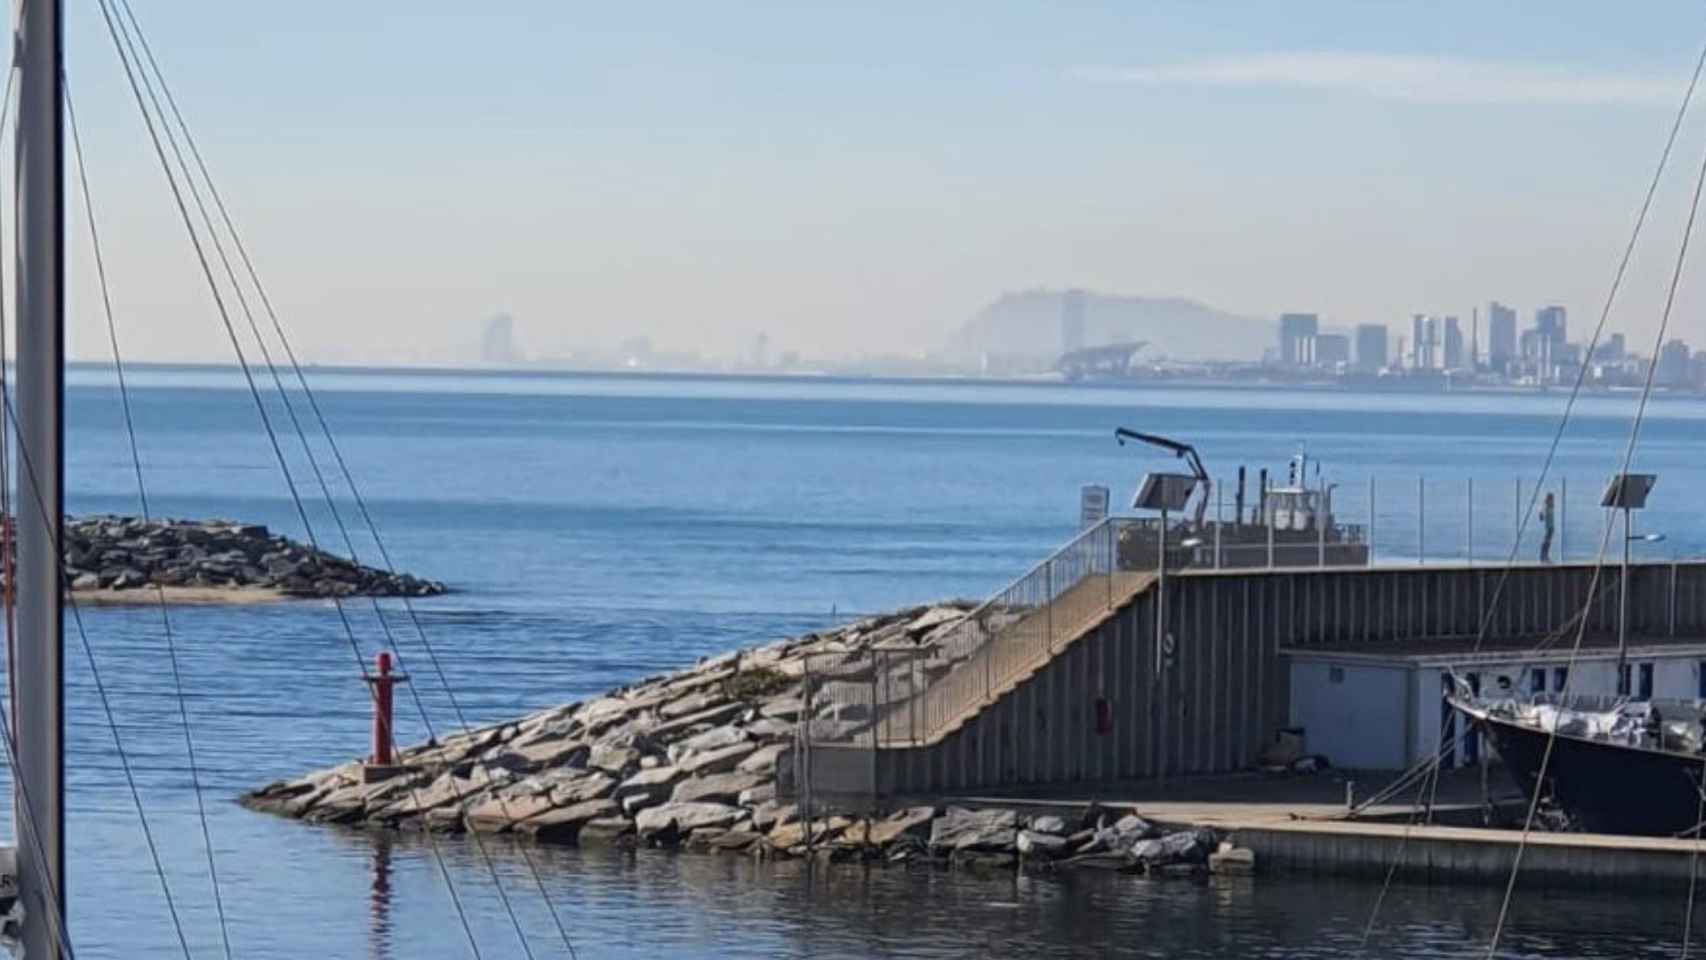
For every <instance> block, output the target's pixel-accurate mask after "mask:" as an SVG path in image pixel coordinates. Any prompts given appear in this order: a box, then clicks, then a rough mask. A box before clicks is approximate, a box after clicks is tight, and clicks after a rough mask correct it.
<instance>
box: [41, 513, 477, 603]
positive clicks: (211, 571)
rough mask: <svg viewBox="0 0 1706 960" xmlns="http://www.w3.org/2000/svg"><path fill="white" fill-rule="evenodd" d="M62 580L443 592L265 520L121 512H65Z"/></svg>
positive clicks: (375, 593) (318, 593) (286, 593)
mask: <svg viewBox="0 0 1706 960" xmlns="http://www.w3.org/2000/svg"><path fill="white" fill-rule="evenodd" d="M65 579H66V583H67V585H68V586H69V587H70V589H71V590H72V591H74V592H75V593H77V594H79V595H85V596H94V597H97V598H98V597H100V596H102V595H118V594H122V593H123V592H125V591H136V590H140V589H141V588H144V587H163V588H166V589H167V590H168V591H172V590H197V591H200V592H201V593H202V594H203V595H209V594H210V593H211V592H213V591H221V590H229V591H233V592H236V591H244V590H248V591H257V590H258V591H268V592H271V593H275V594H277V595H279V596H283V597H303V598H326V597H354V596H371V597H428V596H434V595H437V594H441V593H444V592H445V586H444V584H442V583H439V582H437V581H435V580H426V579H422V578H420V577H415V576H411V575H409V574H405V573H396V574H393V573H389V572H387V571H384V570H378V569H375V568H373V567H366V566H362V565H361V564H358V563H355V562H354V561H352V560H349V559H347V558H345V557H340V556H337V555H336V554H332V553H327V552H326V551H324V550H317V549H315V548H313V547H310V546H308V545H306V544H302V543H298V542H296V541H294V540H291V539H290V538H288V537H285V536H282V535H279V534H275V533H273V532H271V531H269V530H268V529H267V528H266V527H265V526H263V525H261V524H253V523H236V522H233V521H229V520H206V521H192V520H153V521H144V520H142V519H139V518H137V517H120V516H96V517H67V518H66V520H65ZM148 593H149V595H152V593H153V591H148Z"/></svg>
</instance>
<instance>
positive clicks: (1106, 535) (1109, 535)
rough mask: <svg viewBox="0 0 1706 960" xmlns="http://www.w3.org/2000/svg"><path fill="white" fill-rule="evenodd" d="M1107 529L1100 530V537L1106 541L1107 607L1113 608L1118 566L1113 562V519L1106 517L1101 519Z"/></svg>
mask: <svg viewBox="0 0 1706 960" xmlns="http://www.w3.org/2000/svg"><path fill="white" fill-rule="evenodd" d="M1102 525H1103V526H1104V527H1106V528H1107V529H1106V530H1104V531H1103V532H1102V538H1103V539H1105V540H1107V541H1108V609H1109V610H1112V609H1113V608H1114V572H1115V571H1116V570H1117V569H1118V566H1117V565H1116V564H1115V563H1114V521H1113V518H1111V517H1110V518H1108V519H1106V520H1103V521H1102Z"/></svg>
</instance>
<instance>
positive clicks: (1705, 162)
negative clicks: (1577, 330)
mask: <svg viewBox="0 0 1706 960" xmlns="http://www.w3.org/2000/svg"><path fill="white" fill-rule="evenodd" d="M1703 56H1706V55H1703ZM1703 190H1706V151H1702V153H1701V158H1700V170H1699V173H1698V174H1696V176H1695V179H1694V196H1693V198H1692V200H1691V201H1690V202H1689V207H1688V221H1687V223H1685V224H1684V225H1683V228H1682V243H1681V244H1680V245H1679V246H1678V248H1677V252H1676V265H1675V266H1674V267H1673V268H1672V270H1671V277H1670V286H1669V288H1668V289H1667V290H1666V291H1665V307H1664V312H1663V313H1662V314H1660V316H1659V329H1658V333H1657V335H1656V336H1655V337H1654V339H1653V353H1652V357H1651V358H1650V359H1649V360H1648V361H1647V376H1646V379H1645V380H1644V381H1643V383H1642V384H1641V398H1640V400H1639V401H1638V402H1637V403H1636V405H1635V417H1634V420H1633V422H1632V423H1631V424H1630V426H1629V441H1628V443H1627V445H1626V446H1625V447H1624V450H1623V459H1622V464H1621V466H1620V467H1619V469H1618V475H1620V476H1621V475H1624V474H1627V473H1628V472H1629V465H1630V464H1631V463H1632V462H1633V461H1634V459H1635V446H1636V444H1638V443H1639V442H1640V439H1641V426H1642V424H1643V423H1644V422H1645V420H1646V415H1647V403H1648V401H1649V400H1651V399H1652V395H1653V379H1654V376H1655V374H1656V373H1657V372H1658V367H1659V351H1660V349H1661V348H1662V347H1663V346H1664V342H1665V334H1666V333H1667V332H1668V331H1669V329H1670V318H1671V312H1672V310H1673V309H1674V308H1675V306H1676V291H1677V288H1678V287H1679V286H1680V285H1681V283H1682V268H1683V265H1684V264H1685V263H1686V262H1687V259H1688V247H1689V241H1691V240H1692V239H1693V238H1694V223H1695V221H1696V219H1698V217H1699V215H1700V197H1701V193H1702V191H1703ZM1614 516H1615V514H1614V513H1613V512H1612V511H1607V512H1606V518H1605V530H1604V533H1603V534H1602V535H1601V536H1600V540H1599V555H1598V557H1597V558H1596V559H1595V561H1594V571H1593V582H1592V584H1591V585H1590V587H1589V591H1588V592H1589V593H1590V594H1591V593H1592V592H1593V587H1594V586H1597V585H1598V583H1599V580H1600V577H1601V576H1602V575H1603V573H1604V571H1605V551H1606V547H1607V546H1609V545H1610V543H1611V531H1612V529H1613V528H1614V526H1615V521H1614ZM1624 536H1628V534H1627V533H1625V534H1624ZM1586 635H1587V619H1586V618H1585V617H1584V618H1583V620H1582V624H1581V627H1580V629H1579V630H1578V631H1577V632H1576V645H1575V648H1574V649H1572V650H1571V651H1570V659H1569V662H1568V666H1569V667H1570V668H1571V669H1570V673H1571V674H1574V673H1575V670H1574V667H1575V662H1576V657H1577V655H1578V654H1580V652H1581V648H1582V640H1583V638H1584V637H1585V636H1586ZM1569 679H1570V678H1568V677H1566V680H1565V689H1566V691H1567V690H1568V689H1569ZM1557 742H1558V724H1557V723H1553V724H1552V725H1551V729H1550V730H1548V731H1547V736H1546V750H1545V752H1543V753H1542V754H1541V756H1540V770H1539V772H1538V774H1537V775H1536V777H1535V782H1534V795H1533V797H1532V798H1530V800H1529V805H1528V816H1527V817H1526V818H1525V819H1524V821H1523V825H1522V836H1521V838H1520V839H1519V840H1518V841H1517V847H1516V857H1515V860H1514V861H1513V862H1512V864H1511V874H1510V879H1509V881H1508V882H1507V883H1506V884H1505V896H1504V902H1503V903H1502V904H1500V906H1499V920H1498V923H1497V924H1496V925H1495V926H1494V927H1493V937H1492V941H1491V942H1490V943H1489V944H1488V945H1487V957H1488V960H1491V958H1492V957H1493V955H1494V953H1495V952H1496V951H1497V950H1498V948H1499V937H1500V935H1501V934H1502V933H1503V932H1504V928H1505V919H1506V917H1507V916H1508V915H1509V913H1510V905H1511V896H1512V894H1513V893H1514V892H1515V891H1516V878H1517V872H1518V871H1519V870H1521V869H1522V857H1523V853H1524V852H1525V851H1526V850H1527V848H1528V837H1529V833H1530V832H1531V831H1532V830H1533V828H1534V816H1535V813H1536V811H1537V810H1538V809H1539V806H1540V786H1541V784H1543V783H1544V782H1545V781H1546V770H1547V768H1548V767H1549V766H1550V765H1551V762H1552V748H1553V746H1554V745H1556V744H1557Z"/></svg>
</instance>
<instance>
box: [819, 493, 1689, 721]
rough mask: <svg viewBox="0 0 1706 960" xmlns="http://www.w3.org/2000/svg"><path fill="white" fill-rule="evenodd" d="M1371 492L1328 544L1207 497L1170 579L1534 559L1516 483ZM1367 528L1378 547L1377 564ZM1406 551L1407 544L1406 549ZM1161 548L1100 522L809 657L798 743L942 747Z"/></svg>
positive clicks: (1143, 534)
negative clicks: (936, 615) (911, 628)
mask: <svg viewBox="0 0 1706 960" xmlns="http://www.w3.org/2000/svg"><path fill="white" fill-rule="evenodd" d="M1221 489H1224V487H1222V488H1221ZM1380 489H1381V488H1377V486H1376V483H1375V481H1374V480H1373V479H1372V478H1371V479H1370V480H1369V482H1368V484H1367V487H1366V494H1363V493H1362V491H1354V490H1353V489H1352V488H1349V487H1341V488H1339V489H1338V490H1337V491H1336V492H1335V494H1334V496H1333V501H1334V507H1335V510H1336V511H1337V514H1338V517H1348V516H1357V515H1359V512H1360V513H1361V514H1363V515H1366V517H1367V522H1366V523H1347V522H1344V521H1343V520H1337V522H1336V523H1335V525H1334V526H1333V527H1332V528H1331V530H1330V531H1329V530H1328V529H1326V528H1323V527H1321V526H1320V525H1316V526H1315V527H1314V528H1313V529H1311V530H1308V531H1295V532H1286V533H1283V534H1276V533H1275V532H1273V531H1272V529H1271V527H1267V526H1265V525H1263V524H1260V523H1259V522H1257V518H1249V519H1250V522H1249V523H1247V524H1245V525H1243V526H1242V527H1241V526H1240V525H1239V518H1237V517H1235V516H1231V515H1229V511H1227V510H1226V509H1225V508H1224V505H1223V503H1222V501H1221V500H1220V499H1219V497H1218V496H1217V499H1216V501H1215V509H1214V510H1213V512H1212V514H1211V516H1212V518H1213V520H1212V522H1205V523H1204V524H1203V525H1202V526H1201V527H1198V526H1196V525H1195V524H1194V523H1193V522H1191V521H1189V520H1171V521H1170V522H1169V523H1168V524H1167V527H1168V529H1167V539H1166V542H1167V550H1166V557H1165V563H1166V569H1167V570H1168V571H1175V570H1186V569H1192V570H1203V569H1210V570H1212V569H1263V568H1272V567H1283V568H1291V569H1296V568H1307V567H1332V566H1363V565H1368V564H1371V563H1372V564H1379V565H1382V566H1389V565H1405V564H1406V563H1415V564H1425V563H1430V562H1432V563H1439V562H1466V563H1471V564H1472V563H1475V562H1476V560H1477V558H1479V559H1480V560H1481V561H1482V562H1495V561H1498V562H1502V561H1503V559H1504V557H1505V556H1506V555H1508V551H1509V550H1510V545H1511V543H1512V538H1513V537H1514V536H1516V534H1517V533H1518V531H1519V530H1520V531H1521V532H1522V534H1523V536H1522V540H1523V543H1522V546H1523V548H1524V549H1523V550H1522V551H1521V552H1520V554H1526V555H1527V556H1526V557H1522V556H1520V554H1519V559H1527V560H1530V561H1532V560H1534V559H1538V556H1537V553H1538V547H1539V544H1540V542H1541V540H1542V539H1543V536H1544V534H1543V530H1542V529H1541V524H1540V523H1539V522H1537V519H1536V518H1535V517H1529V522H1527V523H1526V524H1525V523H1524V522H1523V518H1524V514H1525V513H1526V512H1527V511H1528V510H1529V508H1530V507H1531V505H1532V504H1533V503H1534V502H1535V500H1537V499H1539V498H1536V497H1534V496H1533V494H1534V488H1533V487H1532V486H1526V487H1525V485H1524V483H1523V481H1521V480H1520V479H1519V480H1516V481H1514V484H1513V487H1511V488H1505V489H1504V490H1500V489H1498V485H1496V484H1492V483H1486V482H1483V484H1482V485H1481V487H1480V493H1479V495H1478V494H1477V486H1476V484H1475V481H1474V480H1473V479H1472V478H1460V479H1457V480H1450V481H1435V482H1433V483H1429V482H1428V481H1426V480H1425V479H1424V478H1421V477H1417V478H1416V480H1415V483H1414V484H1413V485H1412V484H1408V483H1402V482H1401V483H1399V484H1398V485H1397V486H1396V489H1397V490H1398V491H1400V492H1399V493H1397V494H1396V495H1393V494H1390V493H1389V494H1388V495H1387V496H1386V497H1385V498H1384V499H1382V498H1381V497H1380V496H1379V495H1378V493H1379V490H1380ZM1384 489H1386V490H1388V491H1390V490H1392V489H1394V487H1393V485H1391V484H1388V485H1386V487H1385V488H1384ZM1554 489H1555V490H1556V514H1555V528H1554V530H1555V533H1554V538H1553V539H1552V541H1551V542H1550V544H1549V547H1550V551H1549V553H1550V558H1551V560H1552V561H1553V562H1559V561H1562V560H1563V559H1564V556H1565V553H1566V548H1567V546H1568V544H1569V542H1570V541H1569V537H1568V530H1569V516H1568V503H1569V501H1568V497H1567V487H1566V486H1565V485H1564V482H1563V481H1562V480H1559V481H1558V482H1557V484H1556V487H1555V488H1554ZM1411 496H1413V497H1414V500H1413V501H1411V500H1410V499H1409V498H1410V497H1411ZM1501 505H1502V507H1501ZM1393 508H1396V509H1393ZM1430 511H1431V512H1430ZM1430 517H1431V519H1430ZM1477 518H1479V520H1480V525H1477ZM1377 527H1379V529H1381V530H1382V531H1384V533H1383V536H1384V538H1385V539H1384V540H1382V542H1381V550H1382V551H1383V552H1382V553H1378V554H1377V553H1376V552H1375V551H1376V546H1377V544H1376V529H1377ZM1430 534H1431V536H1430ZM1252 536H1254V539H1255V541H1256V542H1250V540H1251V538H1252ZM1406 537H1408V538H1410V539H1411V541H1412V542H1411V543H1409V544H1406V543H1404V542H1403V541H1404V539H1405V538H1406ZM1581 539H1583V540H1586V539H1588V538H1586V537H1582V538H1581ZM1478 540H1479V542H1480V549H1479V552H1478V550H1477V545H1478ZM1594 540H1595V544H1594V545H1595V546H1597V537H1595V538H1594ZM1430 541H1431V542H1430ZM1160 544H1161V521H1160V520H1159V519H1156V518H1130V517H1112V518H1108V519H1105V520H1103V521H1101V522H1100V523H1098V524H1096V525H1094V526H1092V527H1090V528H1088V529H1086V530H1084V531H1082V532H1081V533H1079V534H1078V535H1077V536H1075V537H1073V539H1072V540H1070V541H1068V542H1067V543H1066V545H1065V546H1063V547H1061V548H1060V549H1058V550H1056V551H1054V552H1053V553H1052V554H1050V555H1049V556H1048V557H1047V558H1046V559H1044V560H1043V561H1042V562H1041V563H1038V564H1037V565H1036V566H1034V567H1032V568H1031V569H1030V570H1029V571H1027V572H1026V573H1025V574H1024V575H1023V576H1020V577H1019V578H1017V579H1016V580H1014V581H1013V582H1012V583H1010V584H1008V585H1007V586H1006V587H1004V588H1002V589H1001V590H999V591H997V592H996V593H995V594H994V595H993V596H991V597H990V598H989V599H987V600H985V601H984V602H983V603H981V604H980V605H978V606H977V607H976V608H975V609H973V610H972V611H970V612H969V613H967V614H966V615H965V616H964V617H962V618H961V619H959V620H957V621H954V622H952V623H949V624H946V625H944V626H942V627H940V628H938V629H937V630H936V631H935V632H934V633H932V634H930V635H928V636H926V637H925V638H922V639H921V640H920V641H919V642H918V643H917V644H916V645H913V644H910V643H907V644H901V645H887V646H879V647H875V648H869V649H866V650H863V651H856V652H845V653H823V654H814V655H812V656H811V657H809V658H808V661H807V668H808V684H807V689H808V709H807V718H808V720H809V721H810V722H809V723H808V724H806V725H805V727H804V733H805V735H806V736H807V737H809V739H810V741H811V742H813V743H816V744H819V745H826V746H827V745H843V746H865V747H880V746H906V745H911V744H917V743H922V742H926V741H928V740H930V739H931V738H933V737H936V736H938V735H940V734H941V733H943V732H944V731H946V730H948V729H951V728H952V727H953V726H955V725H956V724H958V723H960V722H962V721H963V720H964V719H965V718H966V717H968V716H970V715H972V714H974V713H975V712H976V711H977V710H978V709H980V708H981V707H982V705H984V704H986V703H989V702H991V701H992V700H994V699H995V698H996V697H998V696H999V695H1000V694H1001V692H1002V691H1003V690H1004V689H1005V688H1006V687H1007V686H1008V685H1010V684H1011V683H1012V682H1014V681H1015V680H1016V679H1017V678H1019V677H1020V676H1022V675H1024V674H1025V673H1027V672H1029V671H1031V670H1034V669H1036V667H1038V666H1040V665H1041V664H1042V663H1044V662H1046V661H1047V660H1048V658H1049V657H1050V656H1051V655H1052V654H1053V653H1054V651H1055V648H1056V647H1057V646H1058V645H1060V644H1063V643H1066V642H1069V641H1070V640H1072V639H1073V638H1074V637H1075V636H1077V635H1078V634H1079V633H1081V632H1082V631H1083V629H1084V627H1085V626H1086V625H1088V624H1089V623H1090V622H1091V620H1092V619H1093V618H1094V617H1096V616H1098V615H1101V614H1103V613H1105V612H1107V611H1108V610H1110V609H1112V608H1113V607H1115V606H1116V605H1118V604H1121V603H1124V602H1125V601H1126V599H1127V598H1128V597H1130V596H1131V595H1132V594H1134V593H1135V592H1137V591H1138V590H1140V589H1142V588H1143V586H1144V585H1145V584H1147V583H1148V582H1149V580H1150V579H1151V578H1152V577H1153V576H1154V575H1155V573H1156V572H1157V569H1158V567H1159V565H1160V564H1159V561H1160V558H1161V551H1160ZM1430 546H1431V547H1432V548H1433V549H1432V551H1430ZM1412 550H1413V551H1414V552H1413V553H1412V552H1411V551H1412ZM1673 593H1674V586H1673ZM1672 602H1673V606H1674V598H1673V601H1672ZM1673 619H1674V618H1673Z"/></svg>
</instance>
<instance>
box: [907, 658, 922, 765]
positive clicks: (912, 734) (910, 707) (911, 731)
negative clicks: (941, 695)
mask: <svg viewBox="0 0 1706 960" xmlns="http://www.w3.org/2000/svg"><path fill="white" fill-rule="evenodd" d="M906 661H907V663H909V664H911V665H912V669H911V671H910V674H911V675H910V676H909V677H908V678H907V684H906V693H907V697H906V727H907V737H906V739H907V741H908V742H910V743H917V742H918V699H919V698H920V697H922V696H923V695H924V691H923V690H921V689H919V686H918V652H917V651H916V650H914V651H911V652H909V653H908V654H907V657H906Z"/></svg>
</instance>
